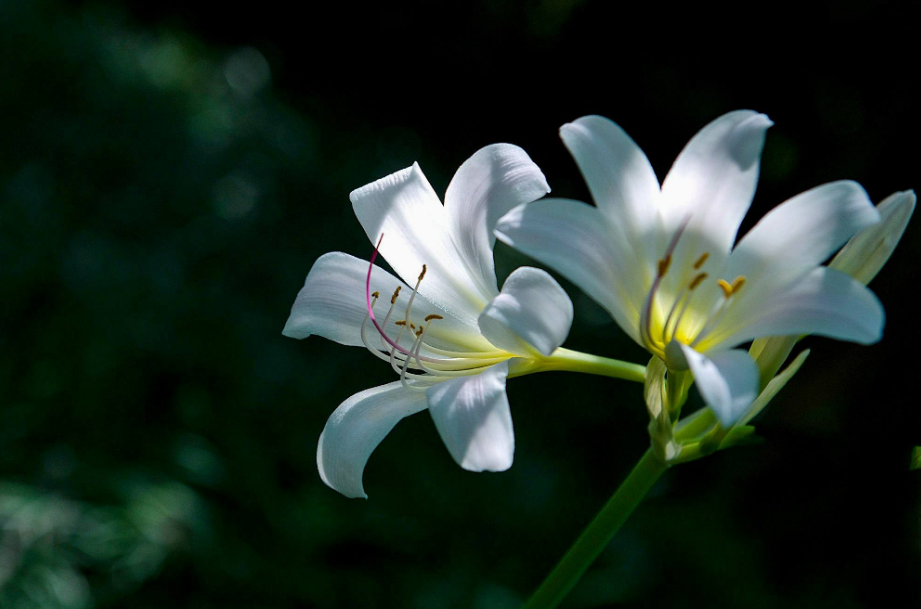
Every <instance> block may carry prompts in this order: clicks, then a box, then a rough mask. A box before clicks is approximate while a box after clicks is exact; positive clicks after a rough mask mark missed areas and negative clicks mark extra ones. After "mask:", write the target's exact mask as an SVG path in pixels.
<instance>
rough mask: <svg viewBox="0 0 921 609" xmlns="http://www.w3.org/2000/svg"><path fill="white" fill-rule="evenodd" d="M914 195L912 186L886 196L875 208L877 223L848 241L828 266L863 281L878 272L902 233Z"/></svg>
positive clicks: (912, 206)
mask: <svg viewBox="0 0 921 609" xmlns="http://www.w3.org/2000/svg"><path fill="white" fill-rule="evenodd" d="M916 201H917V197H915V193H914V192H913V191H911V190H906V191H905V192H897V193H895V194H892V195H889V196H888V197H886V198H885V199H884V200H883V201H882V202H880V204H879V205H877V206H876V210H877V211H878V212H879V215H880V222H879V224H874V225H873V226H868V227H867V228H865V229H863V230H862V231H860V232H859V233H857V234H856V235H854V237H853V238H852V239H851V240H850V241H848V242H847V244H846V245H845V246H844V247H843V248H842V249H841V251H840V252H838V255H837V256H835V258H834V260H832V261H831V262H830V263H829V265H828V266H830V267H831V268H833V269H837V270H839V271H843V272H845V273H847V274H848V275H850V276H851V277H853V278H854V279H856V280H857V281H859V282H860V283H863V284H864V285H866V284H868V283H870V282H871V281H872V280H873V278H874V277H876V274H877V273H879V271H880V269H882V268H883V265H885V264H886V261H887V260H889V256H891V255H892V252H893V251H895V246H897V245H898V244H899V240H900V239H901V238H902V235H903V234H904V233H905V228H906V227H907V226H908V221H909V220H910V219H911V214H912V213H913V212H914V211H915V202H916Z"/></svg>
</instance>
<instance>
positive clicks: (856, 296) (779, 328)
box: [712, 267, 885, 345]
mask: <svg viewBox="0 0 921 609" xmlns="http://www.w3.org/2000/svg"><path fill="white" fill-rule="evenodd" d="M745 312H747V313H748V316H743V314H742V313H739V315H738V316H733V318H732V319H727V320H725V321H724V322H723V323H722V324H721V325H720V331H721V332H723V333H722V334H714V335H713V337H712V340H713V341H715V342H717V343H719V344H725V345H738V344H741V343H743V342H746V341H749V340H752V339H755V338H759V337H761V336H788V335H798V336H802V335H804V334H817V335H820V336H827V337H829V338H836V339H838V340H846V341H851V342H855V343H859V344H862V345H869V344H872V343H875V342H877V341H879V340H880V339H881V338H882V336H883V326H884V325H885V312H884V311H883V305H882V303H881V302H880V301H879V299H878V298H877V297H876V295H875V294H874V293H873V292H871V291H870V290H869V289H868V288H867V287H866V286H865V285H863V284H862V283H860V282H858V281H856V280H855V279H852V278H851V277H849V276H848V275H846V274H845V273H842V272H841V271H836V270H835V269H831V268H828V267H818V268H815V269H813V270H812V271H811V272H810V273H809V274H808V275H806V277H805V278H803V279H802V280H801V281H798V282H797V283H795V284H794V285H793V286H791V287H790V288H788V289H786V290H784V291H782V292H778V293H777V294H774V295H772V296H770V297H769V298H768V299H767V300H765V301H764V302H762V303H760V305H759V306H757V307H756V306H750V307H747V308H746V309H745Z"/></svg>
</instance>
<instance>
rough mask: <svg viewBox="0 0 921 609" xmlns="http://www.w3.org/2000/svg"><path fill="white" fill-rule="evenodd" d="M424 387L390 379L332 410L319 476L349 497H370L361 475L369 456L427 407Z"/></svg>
mask: <svg viewBox="0 0 921 609" xmlns="http://www.w3.org/2000/svg"><path fill="white" fill-rule="evenodd" d="M427 406H428V402H427V401H426V396H425V392H424V391H419V390H417V389H411V388H406V387H403V385H402V384H401V383H400V382H399V381H396V382H393V383H388V384H387V385H381V386H380V387H374V388H373V389H368V390H366V391H362V392H361V393H356V394H355V395H353V396H352V397H350V398H349V399H347V400H346V401H344V402H343V403H342V404H341V405H340V406H339V408H337V409H336V410H335V412H333V414H332V416H330V417H329V420H328V421H327V422H326V427H325V428H323V433H321V434H320V442H319V445H318V446H317V468H318V469H319V470H320V478H322V479H323V482H325V483H326V484H327V485H328V486H329V487H330V488H333V489H335V490H337V491H339V492H340V493H342V494H343V495H345V496H346V497H363V498H365V499H367V497H368V496H367V495H366V494H365V489H364V487H363V486H362V483H361V478H362V472H364V469H365V464H366V463H367V462H368V457H370V456H371V453H372V452H373V451H374V449H375V448H377V445H378V444H380V443H381V440H383V439H384V436H386V435H387V434H388V433H390V430H391V429H393V427H394V426H395V425H396V424H397V423H398V422H399V421H400V419H403V418H404V417H407V416H409V415H411V414H415V413H417V412H419V411H420V410H425V408H426V407H427Z"/></svg>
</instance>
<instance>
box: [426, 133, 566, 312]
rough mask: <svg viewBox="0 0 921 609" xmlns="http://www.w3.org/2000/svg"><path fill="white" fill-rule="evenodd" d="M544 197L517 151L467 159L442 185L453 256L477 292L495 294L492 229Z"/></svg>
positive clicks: (544, 189)
mask: <svg viewBox="0 0 921 609" xmlns="http://www.w3.org/2000/svg"><path fill="white" fill-rule="evenodd" d="M548 192H550V186H548V185H547V179H546V178H545V177H544V174H543V173H542V172H541V170H540V168H538V167H537V165H535V164H534V161H532V160H531V158H530V157H529V156H528V155H527V154H526V153H525V151H524V150H522V149H521V148H519V147H518V146H512V145H511V144H493V145H491V146H486V147H485V148H481V149H480V150H478V151H477V152H476V153H475V154H474V155H473V156H472V157H470V158H469V159H467V160H466V161H465V162H464V164H463V165H461V166H460V169H458V170H457V173H456V174H454V178H453V179H452V180H451V183H450V184H449V185H448V190H447V192H446V193H445V205H444V206H445V211H446V212H447V214H448V225H449V227H450V230H451V237H452V238H453V240H454V244H455V245H456V246H457V251H458V253H459V254H460V256H461V258H462V260H463V261H464V263H465V264H466V265H467V268H468V270H469V272H470V275H471V277H472V278H473V279H474V281H476V282H477V284H478V286H479V288H480V292H481V293H482V294H483V295H485V296H488V297H492V296H495V295H496V294H498V293H499V290H498V287H497V286H496V270H495V266H494V263H493V246H494V245H495V243H496V237H495V235H493V229H494V228H495V226H496V222H497V221H498V220H499V218H500V217H502V216H503V215H504V214H505V213H506V212H507V211H509V210H510V209H512V208H513V207H515V206H517V205H521V204H523V203H530V202H531V201H534V200H536V199H539V198H541V197H542V196H544V195H545V194H547V193H548Z"/></svg>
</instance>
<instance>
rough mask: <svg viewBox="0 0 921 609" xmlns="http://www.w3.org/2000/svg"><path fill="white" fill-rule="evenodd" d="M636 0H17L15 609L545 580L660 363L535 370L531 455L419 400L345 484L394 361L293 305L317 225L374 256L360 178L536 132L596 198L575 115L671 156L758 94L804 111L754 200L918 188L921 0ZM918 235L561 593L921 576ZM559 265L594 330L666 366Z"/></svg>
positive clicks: (609, 485)
mask: <svg viewBox="0 0 921 609" xmlns="http://www.w3.org/2000/svg"><path fill="white" fill-rule="evenodd" d="M623 4H624V3H608V2H601V1H598V2H593V1H584V0H529V1H515V2H507V3H490V2H485V1H483V0H471V1H468V2H464V3H458V4H448V3H443V4H429V3H424V2H420V1H418V0H413V1H409V2H403V3H400V4H399V5H393V6H384V5H381V4H367V5H358V4H354V3H350V2H339V3H335V4H334V5H332V6H322V7H321V6H320V5H319V4H316V5H315V4H311V3H302V4H301V5H299V6H292V5H291V3H283V2H280V1H277V0H263V1H262V2H259V3H255V4H249V5H245V6H240V7H235V6H234V5H232V4H229V3H225V4H220V5H218V4H211V3H187V2H178V1H175V0H167V1H162V0H161V1H157V2H154V1H144V2H137V3H131V4H123V3H118V2H115V1H111V2H105V1H101V2H91V3H84V2H76V3H69V4H64V3H61V2H56V1H53V0H36V1H30V0H22V1H18V2H15V1H13V2H10V1H3V2H0V323H2V326H0V606H2V607H3V608H4V609H6V608H10V609H14V608H15V609H20V608H22V609H27V608H35V609H39V608H42V609H55V608H61V609H65V608H66V609H84V608H90V607H135V608H146V607H150V608H154V607H157V608H159V607H188V608H196V609H197V608H202V609H204V608H211V607H221V608H224V609H227V608H234V607H241V608H242V607H266V608H268V607H278V608H306V607H311V608H312V607H316V608H332V607H355V608H368V609H374V608H391V607H392V608H406V609H410V608H419V609H430V608H431V609H435V608H442V607H464V608H466V607H471V608H476V609H503V608H514V607H517V606H518V604H519V603H520V602H521V601H522V600H523V599H525V598H526V596H527V594H528V593H529V592H530V591H531V590H532V589H533V588H534V587H535V586H536V585H537V584H538V582H539V581H540V580H541V579H542V578H543V576H544V575H545V574H546V573H547V572H548V570H549V569H550V568H551V567H552V566H553V564H555V562H556V560H557V559H558V558H559V557H560V556H561V555H562V553H563V552H564V551H565V549H566V548H567V547H568V546H569V544H570V543H571V542H572V541H573V540H574V539H575V537H576V536H577V535H578V533H579V532H580V531H581V529H582V527H583V526H584V525H585V524H586V523H587V522H588V521H589V519H590V518H591V517H592V515H593V514H594V513H595V512H596V511H597V509H598V508H599V507H600V506H601V505H602V504H603V502H604V501H605V500H606V498H607V497H608V495H609V494H610V493H611V492H612V491H613V490H614V488H615V487H616V485H617V484H618V483H619V482H620V481H621V479H622V478H623V477H624V476H625V475H626V473H627V471H629V469H630V467H631V466H632V464H633V463H634V462H635V460H636V459H637V458H638V457H639V456H640V454H642V452H643V450H644V449H645V447H646V445H647V443H648V440H647V438H646V434H645V426H646V415H645V413H644V409H643V406H642V401H641V399H642V396H641V388H640V387H639V386H636V385H628V384H627V383H623V382H617V381H611V380H609V379H598V378H590V377H583V376H575V375H569V374H564V373H552V374H545V375H537V376H532V377H527V378H525V379H517V380H513V381H511V382H510V383H509V394H510V398H511V401H512V405H513V412H514V418H515V429H516V436H517V452H516V462H515V465H514V467H513V468H512V469H511V470H510V471H508V472H506V473H502V474H491V475H487V474H482V475H476V474H471V473H468V472H465V471H463V470H461V469H460V468H459V467H457V466H456V465H455V464H454V462H453V461H452V460H451V458H450V457H449V455H448V453H447V451H446V450H445V449H444V447H443V446H442V445H441V442H440V440H439V438H438V436H437V433H436V432H435V429H434V426H433V424H432V422H431V419H430V418H429V417H428V415H427V414H424V413H423V414H420V415H417V416H414V417H411V418H409V419H407V420H405V421H404V422H402V423H401V424H400V425H398V426H397V428H396V429H395V430H394V432H393V433H392V434H391V435H390V436H389V437H388V438H387V439H386V440H385V441H384V443H383V444H382V445H381V447H380V448H379V449H378V450H377V451H376V452H375V454H374V455H373V457H372V459H371V461H370V463H369V466H368V469H367V470H366V476H365V486H366V489H367V491H368V494H369V495H370V499H369V500H368V501H361V500H347V499H344V498H343V497H341V496H339V495H338V494H336V493H335V492H333V491H331V490H330V489H328V488H327V487H326V486H324V485H323V484H322V482H321V481H320V479H319V477H318V475H317V472H316V465H315V450H316V441H317V437H318V436H319V434H320V431H321V430H322V428H323V425H324V423H325V421H326V418H327V417H328V416H329V414H330V413H331V412H332V411H333V409H334V408H335V406H336V405H337V404H339V403H340V402H341V401H342V400H344V399H345V398H347V397H348V396H349V395H351V394H352V393H354V392H356V391H358V390H361V389H363V388H366V387H369V386H372V385H376V384H380V383H383V382H388V381H390V380H391V376H390V373H389V372H388V370H387V368H386V367H385V366H381V365H377V364H378V362H377V360H374V359H373V358H371V357H370V356H369V355H368V354H367V353H365V352H364V351H362V350H360V349H349V348H345V347H340V346H338V345H335V344H332V343H329V342H326V341H324V340H322V339H319V338H312V339H309V340H307V341H302V342H298V341H294V340H291V339H287V338H284V337H282V336H281V333H280V332H281V328H282V327H283V325H284V322H285V319H286V317H287V314H288V311H289V309H290V306H291V303H292V302H293V300H294V297H295V295H296V294H297V291H298V289H299V288H300V286H301V284H302V282H303V279H304V277H305V275H306V273H307V271H308V270H309V269H310V266H311V264H312V263H313V261H314V260H315V259H316V258H317V257H318V256H320V255H321V254H323V253H324V252H327V251H331V250H342V251H346V252H349V253H352V254H355V255H357V256H363V257H367V256H368V255H369V254H370V246H369V244H368V243H367V242H366V240H365V238H364V236H363V233H362V231H361V229H360V227H359V225H358V223H357V222H356V221H355V219H354V217H353V215H352V213H351V208H350V205H349V203H348V198H347V195H348V192H349V191H350V190H352V189H353V188H356V187H358V186H361V185H363V184H365V183H367V182H370V181H372V180H374V179H377V178H379V177H382V176H383V175H386V174H388V173H390V172H393V171H395V170H397V169H400V168H403V167H406V166H408V165H410V164H411V163H412V162H414V161H418V162H419V163H420V164H421V166H422V167H423V169H424V171H425V172H426V174H427V176H428V177H429V179H430V180H431V182H432V183H433V185H434V186H435V188H436V190H438V191H439V192H443V190H444V188H445V187H446V186H447V183H448V181H449V180H450V177H451V175H452V174H453V171H454V170H455V169H456V168H457V167H458V165H459V164H460V163H461V162H462V161H463V160H464V159H466V158H467V157H468V156H469V155H470V154H472V153H473V152H474V151H475V150H477V149H478V148H479V147H481V146H483V145H486V144H489V143H493V142H498V141H508V142H512V143H515V144H518V145H521V146H522V147H524V148H525V149H526V150H527V151H528V152H529V154H530V155H531V156H532V158H534V159H535V161H536V162H537V163H538V164H539V165H540V166H541V167H542V168H543V169H544V171H545V173H546V174H547V176H548V178H549V181H550V184H551V186H552V187H553V189H554V192H555V194H557V195H562V196H570V197H575V198H582V199H586V198H587V192H586V190H585V187H584V185H583V183H582V180H581V178H580V177H579V174H578V171H577V169H576V167H575V165H574V163H573V162H572V161H571V159H570V158H569V156H568V154H567V153H566V151H565V149H564V148H563V146H562V145H561V144H560V142H559V140H558V138H557V134H556V132H557V128H558V127H559V126H560V125H561V124H563V123H564V122H567V121H570V120H573V119H575V118H577V117H579V116H581V115H584V114H588V113H597V114H603V115H606V116H609V117H611V118H613V119H614V120H616V121H618V122H619V123H620V124H621V125H623V126H624V127H625V128H626V130H627V131H628V132H629V133H630V134H631V135H632V136H633V137H634V139H636V140H637V142H638V143H639V144H640V145H641V146H642V147H643V148H644V149H645V150H646V152H647V154H648V155H649V157H650V159H651V161H652V163H653V166H654V167H655V168H656V170H657V172H659V175H660V176H661V175H664V173H665V171H667V169H668V167H669V165H670V163H671V161H672V159H673V158H674V157H675V155H676V154H677V153H678V152H679V150H680V149H681V147H682V146H683V145H684V143H685V142H686V141H687V140H688V138H690V136H692V135H693V134H694V133H695V132H696V131H697V130H698V129H699V128H700V127H701V126H703V125H704V124H705V123H706V122H708V121H709V120H711V119H713V118H715V117H716V116H718V115H719V114H721V113H723V112H726V111H729V110H733V109H737V108H754V109H757V110H760V111H763V112H766V113H767V114H768V115H769V116H770V117H771V118H772V119H773V120H774V121H775V123H776V126H775V127H774V128H772V129H771V131H770V133H769V136H768V141H767V145H766V148H765V151H764V160H763V170H762V178H761V182H760V187H759V191H758V194H757V195H756V199H755V204H754V207H753V211H752V215H751V217H750V218H749V219H748V220H747V221H746V224H745V226H744V227H743V230H745V229H746V228H747V227H749V226H751V224H752V222H753V219H756V218H757V217H759V216H760V215H762V214H763V213H764V212H765V211H766V210H767V209H769V208H770V207H772V206H774V205H776V204H777V203H779V202H780V201H783V200H784V199H786V198H788V197H790V196H792V195H794V194H797V193H799V192H801V191H803V190H805V189H807V188H810V187H812V186H815V185H818V184H820V183H824V182H828V181H831V180H835V179H840V178H852V179H856V180H858V181H860V182H861V183H862V184H863V185H864V186H865V187H866V188H867V190H868V191H869V193H870V195H871V197H872V198H873V199H874V200H876V201H878V200H880V199H882V198H883V197H884V196H886V195H888V194H890V193H891V192H893V191H896V190H903V189H908V188H916V189H917V188H919V187H921V173H919V160H921V155H919V153H918V147H917V142H918V141H919V139H921V138H919V136H921V129H919V121H918V120H917V111H916V108H917V104H918V100H917V98H916V97H914V96H913V95H912V94H911V93H912V89H913V87H914V86H915V85H917V79H918V69H917V56H918V55H917V48H916V43H915V42H914V41H913V40H914V39H913V36H915V29H916V24H917V23H918V17H919V10H918V9H919V4H918V3H917V2H911V3H909V2H891V3H887V2H873V1H862V0H851V1H848V2H830V1H829V2H817V3H812V4H808V5H806V4H805V3H799V5H790V6H787V5H783V4H776V3H775V4H771V5H758V6H754V5H752V6H748V7H746V6H740V5H736V6H734V7H733V8H731V9H729V8H727V9H720V10H715V9H712V10H711V9H709V8H707V7H705V6H703V5H699V4H697V3H688V4H685V5H682V6H681V7H678V8H675V7H668V6H666V5H660V4H658V3H655V4H654V3H647V4H649V6H644V5H636V6H630V7H625V6H623ZM919 248H921V220H919V219H917V218H916V219H915V220H914V223H913V224H912V225H911V226H910V227H909V230H908V233H907V235H906V237H905V239H904V240H903V242H902V244H901V246H900V247H899V250H898V251H897V252H896V254H895V256H894V257H893V259H892V260H891V261H890V263H889V265H888V266H887V267H886V268H885V269H884V270H883V272H882V273H881V275H880V276H879V277H878V278H877V280H876V281H875V282H874V284H873V286H872V287H873V288H874V290H875V291H876V293H877V294H878V295H879V296H880V298H881V299H882V301H883V302H884V303H885V305H886V310H887V315H888V327H887V331H886V336H885V338H884V339H883V341H882V342H881V343H880V344H878V345H875V346H871V347H857V346H854V345H849V344H842V343H835V342H833V341H830V340H812V339H810V340H808V341H807V346H809V347H811V348H812V349H813V352H812V356H811V357H810V359H809V360H808V362H807V363H806V366H805V367H804V369H803V370H802V371H801V372H800V374H799V375H798V376H797V377H796V378H795V379H794V381H793V382H791V383H790V385H789V386H788V387H787V388H786V389H785V390H784V392H783V393H782V394H781V396H780V397H779V398H778V399H777V400H776V401H775V402H774V403H773V404H772V405H771V407H770V408H769V410H768V411H767V412H766V413H765V414H764V415H763V416H762V417H761V419H760V420H759V423H758V429H759V432H760V433H761V435H762V436H763V437H764V438H765V439H766V440H767V441H766V442H765V443H763V444H761V445H759V446H755V447H747V448H738V449H734V450H731V451H727V452H724V453H719V454H717V455H715V456H712V457H710V458H708V459H705V460H703V461H700V462H696V463H693V464H689V465H687V466H682V467H680V468H678V469H676V470H673V471H671V472H669V473H668V474H667V475H666V476H665V478H664V479H663V481H662V482H661V483H660V484H659V485H658V486H657V487H656V488H655V489H654V491H653V493H652V495H651V496H650V498H649V499H648V500H647V501H646V502H645V503H644V504H643V505H642V506H641V507H640V508H639V510H638V511H637V512H636V514H635V515H634V517H633V518H632V519H631V521H630V522H629V523H628V525H627V526H626V527H625V529H624V530H623V531H622V532H621V534H620V535H619V536H618V537H617V538H616V539H615V541H614V542H613V543H612V544H611V545H610V547H609V548H607V550H606V551H605V552H604V554H603V555H602V556H601V558H600V559H599V560H598V562H597V563H596V565H595V566H594V567H593V568H592V570H591V571H590V572H589V573H588V574H587V575H586V577H585V578H584V580H583V581H582V582H581V583H580V585H579V586H578V587H577V588H576V590H575V591H574V592H573V594H572V595H571V596H570V598H569V599H568V600H567V601H566V603H565V604H564V606H565V607H571V608H576V607H586V608H587V607H594V608H599V607H615V606H616V607H676V606H681V607H708V608H714V607H751V608H762V607H764V608H769V607H785V608H800V607H802V608H807V607H808V608H814V607H835V608H836V609H850V608H858V607H893V606H898V607H911V606H918V603H919V602H921V584H919V582H921V505H919V482H921V472H909V471H908V462H909V454H910V451H911V447H912V446H913V445H914V444H921V413H919V409H918V407H917V403H916V401H917V395H918V389H917V386H916V385H914V381H915V380H916V378H915V377H916V375H917V374H918V363H919V361H918V357H917V355H916V349H917V347H916V345H917V343H918V341H919V335H918V334H919V333H918V321H917V315H918V313H917V311H918V307H917V286H918V281H919V274H918V271H917V260H918V256H919ZM497 256H498V260H499V269H500V280H501V276H502V275H503V274H507V273H508V272H509V271H510V270H511V269H513V268H514V267H516V266H518V265H519V264H522V263H526V262H527V259H526V258H524V257H523V256H521V255H520V254H517V253H515V252H512V251H511V250H510V249H509V248H506V247H504V246H501V245H500V246H499V247H498V248H497ZM564 285H565V287H566V288H567V290H568V291H569V293H570V294H571V295H572V297H573V299H574V301H575V303H576V309H577V317H576V323H575V326H574V328H573V331H572V335H571V338H570V341H569V346H571V347H573V348H577V349H581V350H585V351H589V352H593V353H598V354H603V355H609V356H615V357H622V358H625V359H633V360H634V361H640V362H645V359H646V358H645V356H644V354H643V353H642V352H641V351H640V350H639V349H638V348H636V347H635V346H633V345H631V344H630V343H629V342H628V340H627V339H626V338H625V337H624V335H623V334H622V332H620V331H619V330H618V329H617V328H616V327H615V326H614V325H613V323H612V322H611V321H610V319H609V318H608V317H607V316H606V315H605V314H604V313H603V312H602V311H601V309H600V308H599V307H597V306H595V305H594V304H593V303H592V302H590V301H589V300H588V299H587V298H586V297H584V296H583V295H582V294H580V293H579V292H578V290H576V289H575V288H573V287H572V286H571V285H570V284H566V283H565V282H564Z"/></svg>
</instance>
